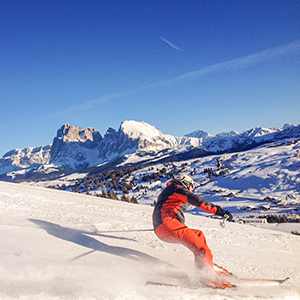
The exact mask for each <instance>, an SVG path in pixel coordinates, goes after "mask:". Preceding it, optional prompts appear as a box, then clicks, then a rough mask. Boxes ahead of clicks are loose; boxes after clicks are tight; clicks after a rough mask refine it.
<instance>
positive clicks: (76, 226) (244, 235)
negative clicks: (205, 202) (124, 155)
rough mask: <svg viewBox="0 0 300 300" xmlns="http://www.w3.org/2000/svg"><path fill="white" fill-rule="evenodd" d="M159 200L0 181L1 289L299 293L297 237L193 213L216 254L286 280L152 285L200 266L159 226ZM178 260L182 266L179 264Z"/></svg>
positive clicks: (42, 293) (235, 266) (79, 293)
mask: <svg viewBox="0 0 300 300" xmlns="http://www.w3.org/2000/svg"><path fill="white" fill-rule="evenodd" d="M152 209H153V208H152V207H150V206H147V205H137V204H129V203H124V202H119V201H113V200H108V199H101V198H97V197H91V196H85V195H81V194H75V193H69V192H63V191H58V190H52V189H45V188H41V187H32V186H26V185H18V184H12V183H4V182H0V214H1V217H0V254H1V255H0V299H22V300H23V299H30V300H35V299H39V300H40V299H43V300H46V299H51V300H54V299H55V300H61V299H73V300H74V299H76V300H81V299H84V300H86V299H103V300H113V299H130V300H148V299H149V300H150V299H151V300H153V299H158V300H160V299H161V300H168V299H170V300H171V299H172V300H182V299H185V300H192V299H203V300H204V299H205V300H207V299H214V300H221V299H222V300H223V299H243V300H245V299H256V300H257V299H293V300H294V299H299V297H300V289H299V282H300V254H299V249H300V237H299V236H295V235H292V234H289V233H285V232H280V231H274V230H268V229H264V228H258V227H253V226H249V225H240V224H236V223H227V224H226V226H225V228H222V227H221V226H220V224H219V221H218V220H214V219H210V218H206V217H203V216H199V215H192V214H187V216H186V218H187V225H189V226H191V227H194V228H199V229H201V230H203V231H204V233H205V235H206V238H207V242H208V244H209V246H210V248H211V249H212V252H213V254H214V261H215V263H217V264H219V265H222V266H224V267H226V268H227V269H229V270H230V271H232V272H233V273H235V274H237V275H238V276H241V277H257V278H285V277H287V276H290V278H291V279H290V280H289V281H287V282H286V283H285V284H283V285H272V286H270V285H266V284H256V285H255V284H251V285H249V284H248V285H247V284H244V285H242V286H240V287H239V288H238V289H235V290H213V289H209V288H201V289H185V288H174V287H163V286H146V285H145V283H146V281H147V280H165V281H168V280H169V281H170V280H174V278H168V277H170V276H171V275H174V274H175V272H174V270H177V269H178V270H180V271H185V272H188V273H190V274H193V255H192V254H191V253H190V252H189V250H187V249H186V248H184V247H183V246H181V245H175V244H166V243H164V242H162V241H160V240H159V239H158V238H157V237H156V236H155V234H154V233H153V232H152V231H148V229H151V228H152V222H151V214H152ZM171 265H173V266H175V267H176V268H175V269H174V268H172V267H171Z"/></svg>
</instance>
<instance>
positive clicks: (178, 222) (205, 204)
mask: <svg viewBox="0 0 300 300" xmlns="http://www.w3.org/2000/svg"><path fill="white" fill-rule="evenodd" d="M195 186H196V183H195V182H194V180H193V179H192V177H191V176H189V175H188V174H186V173H184V172H179V173H178V174H175V175H174V177H173V180H171V181H170V182H169V183H168V185H167V187H166V188H165V189H164V190H163V191H162V192H161V193H160V195H159V196H158V201H157V204H156V206H155V209H154V212H153V226H154V231H155V234H156V235H157V237H158V238H159V239H161V240H162V241H165V242H168V243H179V244H183V245H184V246H186V247H187V248H188V249H190V250H191V251H192V252H193V253H194V256H195V266H196V267H197V268H199V269H201V270H208V271H210V273H212V274H218V275H229V272H228V271H227V270H225V269H224V268H221V267H218V266H217V265H215V264H213V255H212V253H211V250H210V249H209V247H208V245H207V243H206V239H205V236H204V234H203V232H202V231H201V230H197V229H190V228H188V227H187V226H186V225H185V224H184V222H185V217H184V211H185V210H186V209H187V208H188V206H189V204H192V205H194V206H197V207H199V208H201V209H203V210H204V211H206V212H209V213H212V214H215V215H218V216H222V217H224V218H227V220H228V221H232V215H231V213H230V212H229V211H226V210H223V209H222V208H221V207H220V206H217V205H214V204H213V203H211V202H209V201H207V200H204V199H203V198H201V197H200V196H198V195H196V194H194V193H192V191H193V190H194V188H195ZM208 284H209V285H212V286H214V287H218V288H225V287H232V286H231V284H230V283H228V282H227V281H224V282H221V283H217V282H210V283H208Z"/></svg>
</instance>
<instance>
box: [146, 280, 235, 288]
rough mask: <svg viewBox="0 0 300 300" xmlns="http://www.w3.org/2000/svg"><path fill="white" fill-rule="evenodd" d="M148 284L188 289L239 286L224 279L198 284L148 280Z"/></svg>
mask: <svg viewBox="0 0 300 300" xmlns="http://www.w3.org/2000/svg"><path fill="white" fill-rule="evenodd" d="M146 285H160V286H168V287H177V288H186V289H198V288H201V287H208V288H214V289H222V290H223V289H226V288H236V287H237V286H236V285H234V284H231V283H230V282H228V281H224V282H221V283H217V282H199V284H197V285H192V284H178V283H167V282H160V281H147V282H146Z"/></svg>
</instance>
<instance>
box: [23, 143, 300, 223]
mask: <svg viewBox="0 0 300 300" xmlns="http://www.w3.org/2000/svg"><path fill="white" fill-rule="evenodd" d="M299 153H300V142H299V141H296V142H295V141H293V140H286V141H285V142H274V143H270V144H267V145H262V146H259V147H257V148H255V149H252V150H248V151H242V152H236V153H227V154H221V155H211V156H207V157H202V158H196V159H190V160H185V161H180V162H169V163H163V164H153V165H151V166H148V167H137V168H128V169H122V170H117V171H109V172H105V173H98V174H94V175H90V176H89V175H88V174H87V173H84V174H72V175H68V176H63V177H61V178H60V179H59V180H52V181H42V182H34V181H29V182H27V183H23V184H29V185H38V186H44V187H53V188H56V189H63V190H67V191H73V192H77V193H83V194H86V193H88V194H90V195H94V196H100V197H110V196H109V195H110V194H111V192H112V191H113V192H114V194H115V195H116V197H117V198H118V199H119V200H123V201H132V200H137V201H138V202H139V203H140V204H146V205H153V204H154V202H155V201H156V199H157V196H158V194H159V193H160V192H161V190H162V188H163V187H164V186H165V185H166V183H167V181H168V180H170V178H171V177H172V175H173V174H174V173H175V172H177V171H178V170H183V171H185V172H188V173H190V174H192V176H193V178H194V180H195V181H196V183H197V187H196V189H195V192H196V193H197V194H199V195H200V196H202V197H204V198H205V199H207V200H209V201H212V202H218V203H219V205H221V206H223V207H226V208H227V209H228V210H230V211H231V212H232V213H233V214H234V215H235V216H236V218H242V219H244V218H250V217H267V216H272V215H277V216H279V217H280V216H285V217H286V216H287V217H288V218H289V219H290V220H294V221H295V220H296V218H297V216H298V215H299V214H300V155H299ZM193 213H195V214H200V215H206V214H205V213H204V212H203V211H200V210H198V209H193Z"/></svg>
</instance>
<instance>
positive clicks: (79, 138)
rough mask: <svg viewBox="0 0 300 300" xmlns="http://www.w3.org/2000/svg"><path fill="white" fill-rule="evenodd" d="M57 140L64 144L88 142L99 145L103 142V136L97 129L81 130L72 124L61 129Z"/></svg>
mask: <svg viewBox="0 0 300 300" xmlns="http://www.w3.org/2000/svg"><path fill="white" fill-rule="evenodd" d="M56 138H57V139H60V140H61V141H62V142H64V143H67V142H81V143H86V142H88V141H90V142H93V143H97V142H100V141H101V140H102V136H101V134H100V133H99V132H98V131H97V130H96V129H94V128H81V127H78V126H72V125H70V124H64V125H63V126H62V127H61V128H60V129H58V131H57V136H56Z"/></svg>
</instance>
